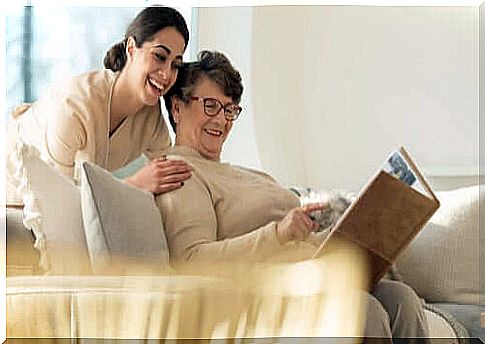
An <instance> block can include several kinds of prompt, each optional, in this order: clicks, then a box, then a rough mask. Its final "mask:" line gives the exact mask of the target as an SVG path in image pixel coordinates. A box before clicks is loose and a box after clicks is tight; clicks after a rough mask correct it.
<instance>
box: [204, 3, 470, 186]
mask: <svg viewBox="0 0 485 344" xmlns="http://www.w3.org/2000/svg"><path fill="white" fill-rule="evenodd" d="M478 37H479V36H478V8H476V7H475V8H474V7H448V8H447V7H360V6H313V7H303V6H291V7H284V6H271V7H252V8H251V7H246V8H215V9H201V10H200V11H199V44H200V46H199V47H204V48H205V47H210V48H216V49H220V50H222V51H224V52H226V53H227V54H228V55H229V56H230V57H231V59H232V60H233V61H234V64H235V65H236V66H237V67H238V68H239V69H240V70H241V71H242V74H243V78H244V80H245V85H246V91H245V98H244V103H246V106H245V107H246V108H247V111H245V113H244V117H242V118H241V120H240V122H238V123H237V125H236V132H235V133H234V137H233V138H232V141H231V142H230V143H229V144H228V145H227V146H226V152H225V155H224V157H223V158H225V159H226V160H229V161H232V162H236V163H243V164H245V165H249V166H253V167H257V168H261V169H263V170H266V171H268V172H270V173H271V174H273V175H274V176H276V177H277V178H278V179H279V180H280V182H282V183H283V184H302V185H311V186H316V187H328V188H339V187H340V188H347V189H352V190H358V189H359V188H360V187H361V186H362V185H363V184H364V183H365V181H366V180H367V179H368V178H369V177H370V175H371V174H372V173H373V172H374V171H375V169H376V167H377V166H378V165H379V164H380V163H381V162H382V160H383V159H384V157H385V156H386V155H387V154H388V153H389V152H390V151H391V150H392V149H393V148H394V147H396V146H398V145H401V144H403V145H405V146H406V147H407V148H409V150H410V152H411V154H412V155H413V156H414V157H415V158H416V160H417V162H418V165H419V166H420V167H421V168H422V169H423V170H424V172H425V174H427V175H428V176H430V175H432V176H436V178H435V180H436V181H437V183H438V180H439V179H440V178H441V179H442V178H443V177H444V176H448V175H451V176H452V177H453V178H455V179H456V178H461V179H464V178H465V179H466V178H468V176H473V175H476V174H477V173H478V154H479V152H478V144H479V142H478V137H479V133H478V89H479V88H478ZM201 43H203V44H201ZM241 157H244V159H241ZM468 179H470V178H468ZM439 187H440V188H441V186H439Z"/></svg>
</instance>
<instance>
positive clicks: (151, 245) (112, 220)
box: [81, 162, 169, 273]
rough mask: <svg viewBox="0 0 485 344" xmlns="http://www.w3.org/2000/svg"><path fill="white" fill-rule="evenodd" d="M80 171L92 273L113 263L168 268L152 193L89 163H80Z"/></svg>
mask: <svg viewBox="0 0 485 344" xmlns="http://www.w3.org/2000/svg"><path fill="white" fill-rule="evenodd" d="M81 170H82V171H81V199H82V210H83V222H84V227H85V232H86V241H87V245H88V249H89V256H90V259H91V266H92V268H93V270H94V271H95V272H96V273H102V272H104V271H107V270H106V269H112V268H113V267H115V266H116V264H127V266H133V265H131V264H134V265H135V266H140V267H141V266H144V267H155V268H159V269H167V268H169V265H168V247H167V241H166V238H165V232H164V230H163V222H162V217H161V215H160V211H159V210H158V207H157V205H156V203H155V198H154V196H153V194H151V193H149V192H147V191H144V190H140V189H137V188H135V187H133V186H131V185H128V184H126V183H124V182H122V181H120V180H118V179H116V178H115V177H113V175H112V174H111V173H109V172H108V171H106V170H104V169H103V168H101V167H99V166H97V165H94V164H91V163H89V162H83V163H82V169H81ZM119 259H121V261H120V260H119ZM120 262H121V263H120Z"/></svg>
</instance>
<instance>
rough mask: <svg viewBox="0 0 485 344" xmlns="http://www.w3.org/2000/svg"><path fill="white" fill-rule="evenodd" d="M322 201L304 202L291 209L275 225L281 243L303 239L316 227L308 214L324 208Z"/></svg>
mask: <svg viewBox="0 0 485 344" xmlns="http://www.w3.org/2000/svg"><path fill="white" fill-rule="evenodd" d="M325 206H326V205H325V204H323V203H312V204H306V205H304V206H302V207H298V208H294V209H292V210H291V211H290V212H289V213H288V214H286V216H285V217H284V218H283V220H281V221H280V222H278V223H277V225H276V236H277V237H278V241H279V242H280V243H281V244H286V243H287V242H289V241H303V240H305V239H306V238H307V237H308V235H309V234H310V233H311V232H313V231H315V230H316V229H317V228H318V224H317V223H316V222H315V221H313V220H312V219H311V218H310V216H309V215H310V214H311V212H313V211H316V210H322V209H323V208H325Z"/></svg>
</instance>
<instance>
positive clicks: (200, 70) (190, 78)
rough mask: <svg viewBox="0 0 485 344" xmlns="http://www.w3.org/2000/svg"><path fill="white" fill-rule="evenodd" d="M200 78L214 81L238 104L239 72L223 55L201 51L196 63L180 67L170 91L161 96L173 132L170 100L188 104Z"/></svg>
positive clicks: (175, 129) (174, 127) (239, 97)
mask: <svg viewBox="0 0 485 344" xmlns="http://www.w3.org/2000/svg"><path fill="white" fill-rule="evenodd" d="M202 77H207V78H209V79H210V80H212V81H214V82H215V83H216V84H217V85H218V86H219V87H220V88H221V90H222V91H223V92H224V94H225V95H226V96H228V97H230V98H231V99H232V101H233V102H234V103H235V104H239V102H240V101H241V95H242V92H243V85H242V82H241V75H240V74H239V72H238V71H237V70H236V69H235V68H234V67H233V66H232V64H231V62H230V61H229V59H228V58H227V57H226V56H225V55H224V54H222V53H220V52H216V51H207V50H203V51H201V52H200V53H199V55H198V59H197V60H196V61H194V62H186V63H184V64H183V65H182V66H181V67H180V69H179V72H178V76H177V81H176V82H175V84H174V85H173V86H172V88H170V91H169V92H167V93H166V94H165V95H164V96H163V99H164V100H165V107H166V108H167V111H168V117H169V120H170V124H171V125H172V128H173V130H174V132H177V128H176V124H175V121H174V119H173V115H172V98H173V97H177V98H179V99H180V100H182V101H184V102H188V101H189V100H190V97H191V96H193V91H194V89H195V87H196V85H197V83H198V82H199V80H200V79H201V78H202Z"/></svg>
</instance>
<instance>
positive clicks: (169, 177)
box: [125, 157, 192, 194]
mask: <svg viewBox="0 0 485 344" xmlns="http://www.w3.org/2000/svg"><path fill="white" fill-rule="evenodd" d="M191 175H192V167H191V166H190V165H189V164H187V163H186V162H185V161H182V160H171V159H170V160H169V159H167V158H166V157H161V158H158V159H153V160H152V161H150V163H149V164H147V165H146V166H144V167H143V168H142V169H140V170H139V171H138V172H137V173H135V174H134V175H132V176H131V177H128V178H126V179H125V182H126V183H128V184H131V185H133V186H136V187H138V188H140V189H143V190H146V191H149V192H151V193H154V194H160V193H165V192H169V191H172V190H176V189H178V188H180V187H182V186H183V182H184V181H185V180H187V179H189V178H190V176H191Z"/></svg>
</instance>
